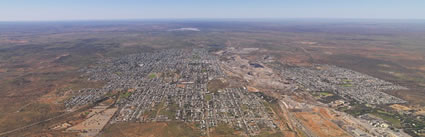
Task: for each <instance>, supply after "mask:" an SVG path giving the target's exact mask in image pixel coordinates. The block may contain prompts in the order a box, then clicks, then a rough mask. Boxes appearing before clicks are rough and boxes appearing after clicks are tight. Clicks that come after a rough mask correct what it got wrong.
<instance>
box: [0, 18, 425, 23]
mask: <svg viewBox="0 0 425 137" xmlns="http://www.w3.org/2000/svg"><path fill="white" fill-rule="evenodd" d="M212 20H221V21H226V20H227V21H279V20H341V21H344V20H346V21H347V20H352V21H354V20H358V21H360V20H375V21H379V20H382V21H425V18H423V19H422V18H321V17H288V18H270V17H262V18H261V17H254V18H128V19H125V18H123V19H118V18H117V19H60V20H0V23H10V22H16V23H18V22H22V23H25V22H28V23H30V22H97V21H100V22H105V21H212Z"/></svg>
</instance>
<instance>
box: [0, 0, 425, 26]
mask: <svg viewBox="0 0 425 137" xmlns="http://www.w3.org/2000/svg"><path fill="white" fill-rule="evenodd" d="M424 6H425V1H422V0H411V1H400V0H356V1H341V0H321V1H320V2H318V1H315V0H303V1H288V0H268V1H259V0H245V1H242V0H231V1H225V0H215V1H199V0H179V1H171V0H156V1H152V0H139V1H137V0H122V1H111V0H108V1H102V0H74V1H64V0H38V1H30V0H20V1H16V0H3V1H1V2H0V21H57V20H121V19H185V18H206V19H209V18H344V19H347V18H361V19H425V14H423V13H425V9H424V8H423V7H424Z"/></svg>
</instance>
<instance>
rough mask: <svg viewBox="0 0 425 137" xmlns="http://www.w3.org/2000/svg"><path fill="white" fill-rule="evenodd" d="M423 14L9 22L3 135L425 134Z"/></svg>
mask: <svg viewBox="0 0 425 137" xmlns="http://www.w3.org/2000/svg"><path fill="white" fill-rule="evenodd" d="M424 98H425V22H423V21H418V20H395V21H394V20H344V21H340V20H331V19H323V20H314V19H311V20H310V19H299V20H295V19H294V20H292V19H288V20H272V21H258V20H243V21H235V20H189V21H186V20H176V21H169V22H167V21H155V20H144V21H81V22H17V23H16V22H13V23H12V22H3V23H0V136H7V137H14V136H26V137H42V136H43V137H44V136H48V137H56V136H70V137H71V136H102V137H103V136H104V137H116V136H122V137H124V136H126V137H127V136H128V137H183V136H186V137H194V136H204V137H233V136H256V137H280V136H288V137H315V136H320V137H328V136H334V137H342V136H400V137H404V136H414V137H417V136H425V100H424Z"/></svg>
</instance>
